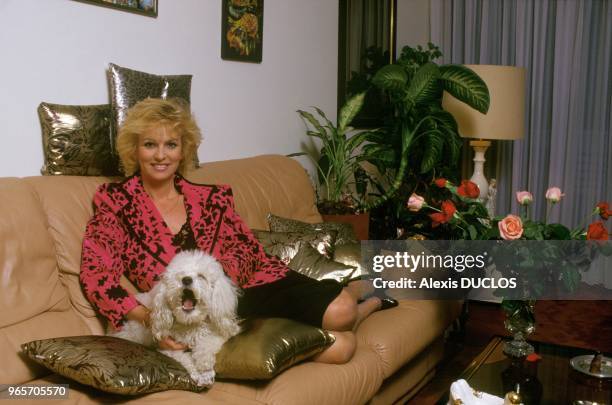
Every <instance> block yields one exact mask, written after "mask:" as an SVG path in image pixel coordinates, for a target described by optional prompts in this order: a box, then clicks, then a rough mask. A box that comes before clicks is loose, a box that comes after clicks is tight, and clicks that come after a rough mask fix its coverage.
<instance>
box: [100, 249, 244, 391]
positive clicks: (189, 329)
mask: <svg viewBox="0 0 612 405" xmlns="http://www.w3.org/2000/svg"><path fill="white" fill-rule="evenodd" d="M238 291H239V290H238V288H237V287H236V286H235V285H234V284H233V283H232V281H231V280H230V279H229V278H228V277H227V276H226V275H225V273H224V272H223V269H222V267H221V265H220V264H219V262H217V261H216V260H215V259H214V258H213V257H212V256H210V255H208V254H206V253H204V252H201V251H185V252H181V253H179V254H177V255H176V256H175V257H174V259H173V260H172V261H171V262H170V264H169V265H168V267H167V269H166V272H165V273H164V274H163V275H162V277H161V280H160V281H159V282H158V283H157V284H156V285H155V287H153V289H152V290H151V291H149V292H148V293H142V294H137V295H136V299H137V300H138V301H139V302H140V303H141V304H143V305H144V306H146V307H147V308H149V309H151V328H150V329H149V328H147V327H145V326H144V325H143V324H141V323H140V322H137V321H128V322H126V323H125V324H124V326H123V328H122V329H121V330H120V331H110V332H109V334H110V335H111V336H116V337H120V338H123V339H127V340H131V341H134V342H138V343H141V344H143V345H146V346H154V345H155V340H161V339H163V338H165V337H168V336H170V337H172V338H173V339H174V340H175V341H177V342H180V343H184V344H186V345H187V346H188V347H189V349H187V350H185V351H182V350H160V351H161V352H162V353H164V354H166V355H167V356H170V357H172V358H174V359H175V360H177V361H178V362H179V363H181V364H182V365H183V366H184V367H185V369H186V370H187V371H188V372H189V374H190V375H191V378H192V379H193V380H194V381H195V382H196V383H197V384H198V385H199V386H206V385H211V384H212V383H213V382H214V381H215V370H214V366H215V356H216V354H217V352H218V351H219V350H220V349H221V346H223V343H225V342H226V341H227V340H228V339H229V338H231V337H232V336H234V335H236V334H238V332H240V326H239V320H238V318H237V316H236V307H237V305H238V295H239V292H238Z"/></svg>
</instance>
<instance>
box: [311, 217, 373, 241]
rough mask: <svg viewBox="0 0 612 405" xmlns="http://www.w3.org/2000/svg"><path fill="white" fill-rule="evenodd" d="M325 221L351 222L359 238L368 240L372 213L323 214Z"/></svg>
mask: <svg viewBox="0 0 612 405" xmlns="http://www.w3.org/2000/svg"><path fill="white" fill-rule="evenodd" d="M321 216H322V217H323V221H325V222H342V223H345V224H351V225H352V226H353V230H354V231H355V236H357V239H358V240H368V235H369V230H370V213H369V212H365V213H362V214H342V215H339V214H322V215H321Z"/></svg>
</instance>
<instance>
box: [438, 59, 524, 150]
mask: <svg viewBox="0 0 612 405" xmlns="http://www.w3.org/2000/svg"><path fill="white" fill-rule="evenodd" d="M465 66H466V67H468V68H470V69H472V70H473V71H474V72H476V74H477V75H478V76H480V77H481V78H482V80H484V82H485V83H486V84H487V87H488V88H489V95H490V97H491V104H490V107H489V111H488V112H487V114H482V113H481V112H479V111H476V110H475V109H473V108H472V107H470V106H469V105H467V104H465V103H463V102H461V101H459V100H457V99H456V98H455V97H453V96H451V95H450V94H449V93H447V92H444V97H443V99H442V106H443V108H444V109H445V110H446V111H448V112H450V113H451V114H452V115H453V116H454V117H455V120H456V121H457V124H458V125H459V135H461V136H462V137H463V138H478V139H521V138H523V136H524V131H525V128H524V126H525V69H524V68H519V67H514V66H493V65H465Z"/></svg>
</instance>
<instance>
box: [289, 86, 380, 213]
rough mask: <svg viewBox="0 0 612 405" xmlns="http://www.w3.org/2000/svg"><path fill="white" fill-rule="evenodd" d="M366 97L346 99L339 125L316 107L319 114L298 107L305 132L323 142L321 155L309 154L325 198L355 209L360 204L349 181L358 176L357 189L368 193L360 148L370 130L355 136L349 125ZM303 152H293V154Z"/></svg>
mask: <svg viewBox="0 0 612 405" xmlns="http://www.w3.org/2000/svg"><path fill="white" fill-rule="evenodd" d="M364 97H365V93H359V94H357V95H355V96H353V97H351V98H350V99H349V100H347V102H346V103H345V104H344V106H343V107H342V108H341V109H340V113H339V114H338V123H337V125H334V124H333V123H332V122H331V121H330V120H329V119H328V118H327V116H326V115H325V113H324V112H323V111H322V110H321V109H319V108H317V107H313V108H314V110H315V111H316V112H317V115H318V118H317V117H315V116H314V115H313V114H311V113H309V112H307V111H303V110H298V111H297V112H298V114H300V116H301V117H302V119H303V120H304V122H305V124H306V127H307V131H306V134H307V135H308V136H311V137H313V138H318V139H319V140H320V142H321V149H320V150H319V153H318V155H316V156H315V155H310V158H311V159H312V160H313V162H314V163H315V166H316V168H317V174H318V179H319V183H320V185H321V186H323V188H324V197H323V198H322V200H324V201H326V202H331V203H334V204H337V205H343V206H350V207H351V208H353V211H354V209H355V208H357V207H356V204H355V203H354V201H353V200H354V197H353V196H352V193H351V190H350V185H351V184H353V183H354V182H356V181H357V180H358V182H357V184H356V188H357V191H358V192H359V193H360V195H363V194H365V192H364V184H363V181H364V176H363V169H362V168H361V166H360V157H359V154H358V153H357V150H358V149H359V148H360V147H361V145H362V144H363V143H364V142H365V141H366V139H367V138H368V135H369V132H368V131H364V132H359V133H356V134H354V135H352V136H349V135H348V133H349V132H350V131H351V130H352V128H351V127H350V126H349V125H350V123H351V121H353V119H354V118H355V116H356V115H357V114H358V113H359V111H360V110H361V108H362V106H363V103H364ZM304 154H305V153H294V154H291V155H290V156H299V155H304Z"/></svg>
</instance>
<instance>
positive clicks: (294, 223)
mask: <svg viewBox="0 0 612 405" xmlns="http://www.w3.org/2000/svg"><path fill="white" fill-rule="evenodd" d="M268 225H269V226H270V230H271V231H274V232H312V231H336V232H338V236H337V238H336V246H340V245H344V244H346V243H357V237H356V236H355V231H354V230H353V227H352V226H351V225H350V224H346V223H342V222H319V223H307V222H304V221H302V220H300V219H298V218H296V217H295V216H293V215H292V216H291V218H284V217H282V216H278V215H275V214H273V213H270V215H268Z"/></svg>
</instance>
